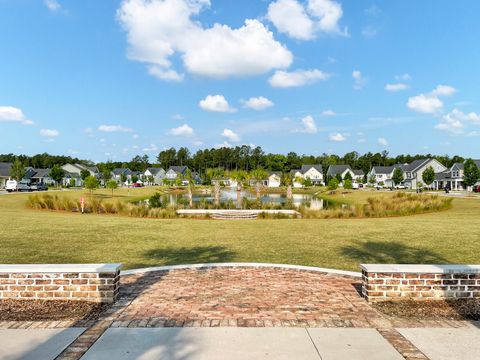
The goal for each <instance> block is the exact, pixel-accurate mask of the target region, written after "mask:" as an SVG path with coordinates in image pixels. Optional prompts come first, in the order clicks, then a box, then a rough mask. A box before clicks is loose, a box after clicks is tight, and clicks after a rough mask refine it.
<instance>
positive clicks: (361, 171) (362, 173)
mask: <svg viewBox="0 0 480 360" xmlns="http://www.w3.org/2000/svg"><path fill="white" fill-rule="evenodd" d="M352 171H353V173H354V174H355V176H363V175H365V173H364V172H363V170H361V169H360V170H355V169H353V170H352Z"/></svg>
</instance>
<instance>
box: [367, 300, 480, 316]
mask: <svg viewBox="0 0 480 360" xmlns="http://www.w3.org/2000/svg"><path fill="white" fill-rule="evenodd" d="M373 306H374V307H375V308H376V309H377V310H379V311H380V312H382V313H383V314H385V315H388V316H391V317H396V318H401V319H417V320H480V299H459V300H446V301H443V300H434V301H415V300H405V301H385V302H380V303H376V304H373Z"/></svg>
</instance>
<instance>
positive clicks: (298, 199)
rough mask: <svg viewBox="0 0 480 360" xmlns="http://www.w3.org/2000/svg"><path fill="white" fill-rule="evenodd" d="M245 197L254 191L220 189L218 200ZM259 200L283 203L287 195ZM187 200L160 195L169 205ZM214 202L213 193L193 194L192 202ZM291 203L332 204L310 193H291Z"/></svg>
mask: <svg viewBox="0 0 480 360" xmlns="http://www.w3.org/2000/svg"><path fill="white" fill-rule="evenodd" d="M244 198H247V199H248V200H251V201H255V200H256V199H257V197H256V194H255V193H254V192H251V191H248V190H242V191H241V192H240V194H238V193H237V191H235V190H225V189H222V190H220V202H221V203H226V202H233V203H234V204H235V205H237V206H238V205H239V202H241V201H242V199H244ZM260 200H261V201H262V203H265V204H267V203H272V204H281V205H283V204H285V203H287V196H286V194H261V196H260ZM185 201H188V194H183V193H182V194H165V195H162V203H168V204H171V205H176V204H178V202H185ZM203 201H206V202H211V203H213V202H215V197H214V195H213V194H211V193H208V194H198V193H196V194H193V202H194V203H199V202H203ZM292 203H293V204H294V205H295V206H300V205H304V206H306V207H307V208H309V209H312V210H321V209H327V208H328V207H332V206H334V204H332V203H331V202H329V201H327V200H324V199H319V198H317V197H314V196H313V195H311V194H293V195H292Z"/></svg>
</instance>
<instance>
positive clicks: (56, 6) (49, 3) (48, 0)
mask: <svg viewBox="0 0 480 360" xmlns="http://www.w3.org/2000/svg"><path fill="white" fill-rule="evenodd" d="M43 3H44V4H45V6H46V7H47V8H48V10H50V11H58V10H60V9H61V8H62V6H61V5H60V3H59V2H58V1H57V0H43Z"/></svg>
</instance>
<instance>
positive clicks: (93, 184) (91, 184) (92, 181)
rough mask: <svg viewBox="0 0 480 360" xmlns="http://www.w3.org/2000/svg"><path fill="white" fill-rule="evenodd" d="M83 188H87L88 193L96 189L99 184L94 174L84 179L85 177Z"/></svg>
mask: <svg viewBox="0 0 480 360" xmlns="http://www.w3.org/2000/svg"><path fill="white" fill-rule="evenodd" d="M84 184H85V189H88V190H90V194H91V193H92V192H93V191H94V190H96V189H98V186H99V185H100V183H99V181H98V179H97V178H96V177H95V176H91V175H90V176H88V177H87V178H86V179H85V183H84Z"/></svg>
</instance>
